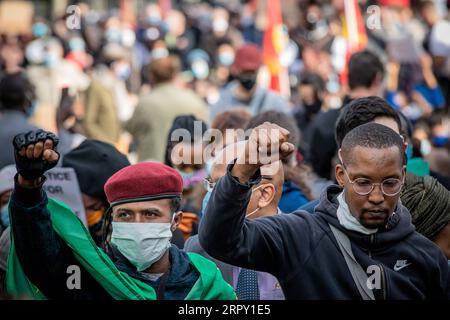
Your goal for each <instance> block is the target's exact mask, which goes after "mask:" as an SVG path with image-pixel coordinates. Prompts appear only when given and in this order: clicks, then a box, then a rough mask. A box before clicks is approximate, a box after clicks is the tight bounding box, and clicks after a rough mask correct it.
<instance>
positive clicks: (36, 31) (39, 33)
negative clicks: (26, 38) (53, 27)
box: [31, 22, 48, 38]
mask: <svg viewBox="0 0 450 320" xmlns="http://www.w3.org/2000/svg"><path fill="white" fill-rule="evenodd" d="M31 32H32V33H33V36H35V37H36V38H42V37H44V36H46V35H47V33H48V27H47V25H46V24H45V23H42V22H38V23H35V24H34V25H33V27H32V29H31Z"/></svg>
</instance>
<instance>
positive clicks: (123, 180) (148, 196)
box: [105, 162, 183, 207]
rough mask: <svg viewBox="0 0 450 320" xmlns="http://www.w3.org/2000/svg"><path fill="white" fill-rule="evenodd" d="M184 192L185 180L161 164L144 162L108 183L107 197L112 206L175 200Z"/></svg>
mask: <svg viewBox="0 0 450 320" xmlns="http://www.w3.org/2000/svg"><path fill="white" fill-rule="evenodd" d="M182 192H183V179H182V178H181V175H180V174H179V173H178V172H177V171H176V170H175V169H173V168H171V167H169V166H166V165H165V164H162V163H158V162H142V163H138V164H135V165H132V166H128V167H125V168H123V169H121V170H120V171H117V172H116V173H115V174H114V175H113V176H111V178H109V179H108V181H106V184H105V193H106V197H107V198H108V202H109V204H110V205H111V207H112V206H114V205H118V204H123V203H130V202H139V201H151V200H157V199H165V198H174V197H179V196H181V194H182Z"/></svg>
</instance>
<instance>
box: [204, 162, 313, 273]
mask: <svg viewBox="0 0 450 320" xmlns="http://www.w3.org/2000/svg"><path fill="white" fill-rule="evenodd" d="M231 168H232V165H230V166H229V167H228V170H227V173H226V175H225V176H224V177H222V178H221V179H220V180H219V182H218V183H217V185H216V186H215V188H214V191H213V193H212V194H211V198H210V200H209V202H208V206H207V209H206V213H205V215H204V216H203V218H202V221H201V223H200V229H199V240H200V245H201V246H202V247H203V249H204V250H205V251H206V252H207V253H208V254H210V255H211V256H212V257H214V258H215V259H218V260H220V261H223V262H226V263H228V264H231V265H236V266H240V267H243V268H248V269H254V270H258V271H264V272H269V273H271V274H273V275H275V276H276V277H284V276H286V273H287V272H289V270H291V268H293V267H295V266H297V267H298V266H299V264H300V260H301V257H300V256H299V255H298V253H299V252H301V250H296V249H294V250H292V249H293V248H292V246H296V245H297V244H298V243H302V247H303V245H304V247H306V248H307V247H308V246H309V245H308V243H307V241H308V240H307V238H308V232H306V230H305V229H303V228H302V223H301V222H300V223H297V222H299V221H301V220H302V219H301V218H299V217H298V216H294V215H276V216H270V217H264V218H258V219H254V220H249V219H245V214H246V208H247V205H248V202H249V199H250V196H251V185H244V184H242V183H240V182H239V181H238V179H237V178H235V177H233V176H232V175H231V172H230V171H231ZM258 174H259V173H258ZM251 181H252V180H251ZM253 183H254V184H256V183H257V181H254V182H253ZM302 229H303V231H302Z"/></svg>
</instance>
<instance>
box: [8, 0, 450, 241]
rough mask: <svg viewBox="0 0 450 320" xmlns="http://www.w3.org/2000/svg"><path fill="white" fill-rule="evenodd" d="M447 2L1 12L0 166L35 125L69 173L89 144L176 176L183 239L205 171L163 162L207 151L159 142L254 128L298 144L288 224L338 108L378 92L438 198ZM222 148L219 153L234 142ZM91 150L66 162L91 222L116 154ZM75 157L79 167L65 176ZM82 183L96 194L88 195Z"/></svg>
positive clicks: (449, 69)
mask: <svg viewBox="0 0 450 320" xmlns="http://www.w3.org/2000/svg"><path fill="white" fill-rule="evenodd" d="M72 5H74V6H72ZM449 6H450V2H449V1H447V2H446V1H445V0H380V1H376V0H361V1H356V0H281V1H276V0H248V1H244V0H241V1H239V0H227V1H225V0H224V1H219V0H216V1H214V0H211V1H199V0H184V1H182V0H159V1H147V0H136V1H131V0H115V1H113V0H92V1H86V2H83V3H78V2H73V1H67V0H65V1H60V0H58V1H44V0H34V1H15V0H9V1H8V0H4V1H0V33H1V38H0V144H1V148H2V151H1V152H0V169H1V168H3V167H5V166H7V165H11V164H13V163H14V157H13V153H12V146H11V141H12V137H13V136H14V135H15V134H17V133H19V132H24V131H29V130H32V129H34V128H42V129H45V130H50V131H53V132H55V133H57V134H58V135H59V137H60V139H61V142H60V146H59V151H60V153H61V154H62V156H63V157H65V155H66V154H69V156H68V158H67V159H68V160H67V162H70V161H69V160H71V159H73V157H71V156H70V152H73V150H76V149H77V148H80V147H82V146H83V143H84V142H85V140H86V139H95V140H99V141H101V142H102V143H107V144H110V145H113V146H114V147H115V148H117V149H118V150H119V151H120V152H121V153H123V154H125V155H126V156H127V158H128V160H125V164H124V165H126V162H127V161H130V162H131V163H136V162H139V161H147V160H153V161H160V162H165V163H166V164H169V165H171V166H173V167H175V168H176V169H177V170H178V171H179V172H180V173H181V175H182V176H183V179H184V183H185V194H184V203H183V206H184V211H185V212H188V213H191V215H189V214H185V216H184V218H183V219H184V221H183V223H182V225H181V227H180V230H181V238H180V239H186V238H187V237H188V236H189V235H191V234H195V232H196V231H195V228H196V226H197V224H198V222H199V220H200V218H201V215H202V203H203V202H204V200H205V198H204V196H205V194H206V192H207V190H208V189H209V188H211V187H212V186H214V183H215V181H217V179H218V177H220V174H219V173H217V172H211V165H210V163H207V162H204V163H200V164H199V163H197V164H191V163H174V161H173V159H172V158H171V155H172V154H173V150H174V149H175V148H179V146H180V143H183V144H188V145H189V147H191V148H192V150H193V155H194V154H195V153H196V152H202V151H203V149H202V148H204V147H205V145H206V143H205V142H204V141H203V143H201V142H200V146H198V145H197V144H198V141H197V140H192V141H182V142H180V141H173V139H170V137H171V133H172V132H174V131H175V130H177V129H186V130H188V131H189V132H191V133H192V137H194V132H197V131H198V130H197V131H196V126H195V121H202V122H201V125H200V132H201V133H203V132H205V131H206V130H207V129H208V128H215V129H218V130H219V131H221V132H223V133H225V131H226V129H249V128H253V127H255V126H257V125H259V124H261V123H263V122H264V121H271V122H274V123H277V124H279V125H281V126H283V127H285V128H287V129H288V130H289V131H291V139H292V142H293V143H294V144H295V145H296V146H297V147H298V152H297V154H296V156H295V157H293V158H292V159H290V160H289V162H288V163H286V164H285V168H284V171H285V172H284V185H283V197H282V198H281V202H280V205H279V207H280V209H281V211H283V212H286V213H288V212H292V211H294V210H296V209H297V208H299V207H300V206H302V205H304V204H306V203H308V202H310V201H312V200H315V199H317V198H318V197H319V195H320V193H321V191H322V190H324V187H325V186H327V185H329V184H331V183H332V182H333V180H334V176H333V168H334V166H333V164H334V163H335V161H336V157H335V154H336V148H337V147H336V142H335V140H334V125H335V122H336V119H337V117H338V115H339V110H340V109H341V107H342V106H343V105H345V104H346V103H347V102H348V101H350V100H351V99H354V98H359V97H364V96H368V95H371V96H374V95H377V96H380V97H383V98H385V99H386V100H387V101H388V102H389V103H390V105H391V106H392V108H394V109H395V110H398V111H399V112H401V114H403V115H404V119H403V120H404V121H405V122H406V123H407V128H408V132H407V133H406V134H405V136H404V138H405V139H406V140H407V141H408V142H409V143H410V146H411V148H410V150H409V152H410V158H415V159H417V160H418V161H417V162H416V169H415V171H416V174H419V175H429V174H430V172H431V173H433V174H434V176H436V177H439V181H440V182H441V183H442V184H443V185H444V186H445V187H447V188H449V187H450V143H449V135H450V118H449V111H450V110H449V107H450V21H449V12H448V8H449ZM351 57H352V58H353V61H352V62H351V63H349V59H350V58H351ZM197 127H198V126H197ZM228 138H229V139H230V141H225V144H228V143H230V142H233V141H234V140H235V138H236V137H233V136H229V137H227V139H228ZM231 140H233V141H231ZM90 148H91V149H88V150H89V151H88V152H87V153H86V154H90V153H89V152H92V150H97V151H98V152H103V153H102V154H103V158H102V157H100V158H101V159H100V160H99V159H98V158H95V157H92V158H90V157H89V156H85V155H86V154H84V153H81V154H79V155H78V158H76V159H77V160H76V161H72V162H70V165H69V166H71V167H74V169H75V171H76V173H77V176H78V180H79V183H80V189H81V193H82V194H83V202H84V205H85V208H86V215H87V221H88V223H89V226H90V227H92V226H94V225H96V224H98V223H99V221H101V217H102V214H100V215H99V214H98V212H102V210H103V212H104V210H106V208H107V203H105V202H106V201H105V200H104V197H102V187H103V183H104V181H106V179H107V178H108V177H109V176H110V175H111V174H112V173H104V175H105V177H102V175H103V171H104V170H106V169H105V168H106V167H107V166H108V163H111V162H114V161H116V160H114V159H116V158H115V157H116V156H117V155H111V154H112V151H110V150H109V149H108V148H106V149H105V150H104V149H103V148H105V147H104V146H103V145H102V146H91V147H90ZM175 150H176V149H175ZM109 157H110V158H109ZM102 159H103V160H104V159H106V160H105V161H103V162H102ZM82 160H85V161H87V164H83V166H80V167H77V165H78V164H79V163H80V161H82ZM122 160H123V159H121V161H122ZM89 161H91V162H89ZM63 163H64V161H63ZM116 169H118V168H114V170H116ZM111 170H113V169H111ZM221 170H222V174H223V173H224V172H225V171H224V170H225V169H224V168H221ZM96 174H98V179H97V177H96ZM86 175H88V176H90V177H91V179H90V180H89V179H87V178H86V177H85V176H86ZM215 175H216V176H215ZM92 177H94V178H95V179H97V180H98V182H97V183H98V184H99V185H100V187H99V188H98V189H99V190H100V191H99V192H98V193H97V194H100V195H99V196H97V197H95V196H94V197H87V198H86V196H92V193H90V190H91V189H92V188H93V187H92V183H93V182H92ZM95 179H94V180H95ZM102 181H103V183H101V182H102ZM11 189H12V187H11ZM11 189H8V188H6V189H5V190H6V191H8V190H9V191H10V190H11ZM5 190H0V192H3V191H5ZM3 195H9V194H7V193H6V192H5V193H3V194H2V203H1V205H2V208H3V207H6V203H7V199H8V197H7V196H5V197H4V198H5V199H6V200H5V201H3ZM2 221H3V220H2ZM4 224H7V223H4ZM94 229H95V228H91V231H92V230H94ZM94 231H95V230H94ZM97 231H98V230H97ZM181 242H182V241H181ZM181 246H182V244H181Z"/></svg>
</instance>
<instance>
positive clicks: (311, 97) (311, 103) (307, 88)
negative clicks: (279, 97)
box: [298, 84, 322, 113]
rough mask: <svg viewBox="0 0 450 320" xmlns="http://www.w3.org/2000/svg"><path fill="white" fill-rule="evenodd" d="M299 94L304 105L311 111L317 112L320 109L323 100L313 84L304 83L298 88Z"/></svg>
mask: <svg viewBox="0 0 450 320" xmlns="http://www.w3.org/2000/svg"><path fill="white" fill-rule="evenodd" d="M298 94H299V97H300V100H301V102H302V105H303V106H304V107H305V109H306V110H307V111H308V112H310V113H317V112H319V111H320V108H321V106H322V101H321V99H320V97H319V96H318V93H317V92H316V90H315V89H314V87H313V85H311V84H302V85H300V86H299V88H298Z"/></svg>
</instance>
